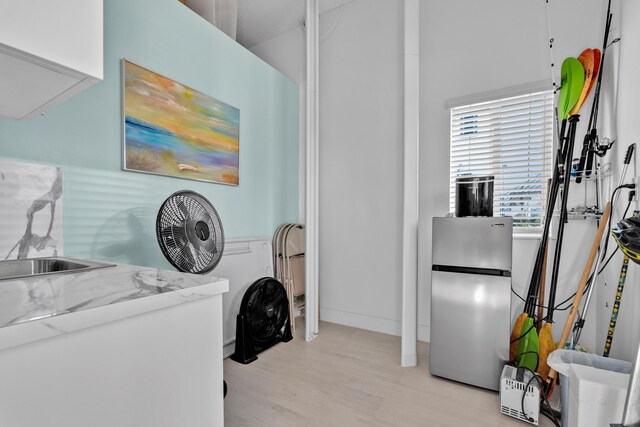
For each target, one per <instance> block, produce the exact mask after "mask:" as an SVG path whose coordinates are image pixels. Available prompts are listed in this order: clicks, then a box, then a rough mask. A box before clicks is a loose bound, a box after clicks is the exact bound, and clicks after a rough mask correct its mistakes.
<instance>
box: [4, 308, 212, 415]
mask: <svg viewBox="0 0 640 427" xmlns="http://www.w3.org/2000/svg"><path fill="white" fill-rule="evenodd" d="M0 378H1V381H0V426H12V427H33V426H53V427H63V426H64V427H87V426H92V427H114V426H118V427H146V426H153V427H175V426H189V427H205V426H206V427H211V426H222V425H223V423H224V411H223V396H222V390H223V386H222V380H223V378H222V296H221V295H216V296H212V297H209V298H203V299H200V300H197V301H193V302H189V303H184V304H180V305H176V306H173V307H169V308H165V309H160V310H157V311H152V312H149V313H145V314H142V315H137V316H133V317H130V318H126V319H123V320H118V321H115V322H111V323H106V324H103V325H100V326H96V327H91V328H87V329H82V330H80V331H77V332H72V333H68V334H63V335H61V336H59V337H55V338H50V339H46V340H42V341H38V342H34V343H31V344H26V345H22V346H18V347H14V348H11V349H8V350H4V351H0Z"/></svg>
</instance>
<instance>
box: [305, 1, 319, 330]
mask: <svg viewBox="0 0 640 427" xmlns="http://www.w3.org/2000/svg"><path fill="white" fill-rule="evenodd" d="M318 21H319V14H318V0H307V17H306V29H307V32H306V34H307V112H306V113H307V129H306V131H307V134H306V151H307V173H306V178H307V179H306V190H307V191H306V215H305V217H306V218H305V229H306V247H305V340H306V341H310V340H312V339H314V338H315V337H316V336H317V335H318V252H319V251H318V248H319V244H318V196H319V194H318V157H319V156H318V141H319V116H318V110H319V102H318V86H319V81H318V69H319V66H318V52H319V43H318V40H319V38H318Z"/></svg>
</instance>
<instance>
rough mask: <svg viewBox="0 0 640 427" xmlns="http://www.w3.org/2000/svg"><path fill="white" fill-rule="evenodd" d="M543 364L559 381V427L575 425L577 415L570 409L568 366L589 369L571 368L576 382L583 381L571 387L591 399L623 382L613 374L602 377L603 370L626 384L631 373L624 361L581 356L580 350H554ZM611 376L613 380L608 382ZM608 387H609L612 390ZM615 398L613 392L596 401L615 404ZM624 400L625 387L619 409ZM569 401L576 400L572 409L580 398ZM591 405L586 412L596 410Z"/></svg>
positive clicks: (576, 397) (585, 354) (630, 365)
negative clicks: (581, 391) (560, 409)
mask: <svg viewBox="0 0 640 427" xmlns="http://www.w3.org/2000/svg"><path fill="white" fill-rule="evenodd" d="M547 363H548V364H549V366H551V367H552V368H553V369H554V370H556V371H557V372H558V373H559V374H560V377H559V382H560V403H561V404H562V427H571V426H572V425H577V424H575V423H576V422H577V421H578V414H574V413H573V412H572V410H571V409H572V405H571V397H572V396H571V393H570V390H571V382H570V377H571V365H581V366H584V367H587V368H589V369H581V368H578V369H574V375H578V378H579V380H582V379H584V382H582V381H581V384H580V385H579V386H578V388H576V387H575V386H574V388H573V389H574V391H575V392H576V393H578V394H579V391H578V390H579V389H582V390H583V393H582V394H583V395H585V394H588V395H590V396H591V398H594V397H595V396H598V395H600V393H605V394H606V393H607V392H612V390H613V389H615V388H616V387H617V388H619V387H620V384H621V381H623V379H622V377H620V376H617V375H610V376H608V375H607V374H606V371H610V372H612V373H617V374H626V378H627V380H626V381H627V383H628V378H629V374H630V373H631V368H632V364H631V363H630V362H625V361H624V360H618V359H611V358H609V357H602V356H598V355H595V354H589V353H583V352H581V351H575V350H556V351H554V352H552V353H551V354H550V355H549V358H548V359H547ZM576 371H579V372H576ZM602 371H605V372H602ZM611 377H614V378H613V379H611ZM609 387H613V389H611V388H609ZM617 396H618V395H617V394H616V393H613V394H610V395H608V396H604V395H601V396H600V397H601V400H600V401H601V402H608V404H613V402H614V401H615V402H617V400H618V397H617ZM625 397H626V387H625V390H624V394H623V397H622V406H623V407H624V400H625ZM573 398H574V399H576V402H574V405H573V407H574V408H577V405H578V404H579V401H578V399H580V398H579V397H578V396H577V395H574V396H573ZM606 398H610V399H611V400H610V401H607V400H606ZM580 400H582V399H580ZM593 403H594V405H591V406H590V408H589V409H592V410H596V409H598V407H599V406H598V405H596V404H595V403H596V401H594V402H593ZM596 415H597V414H595V413H591V416H592V417H594V418H593V420H594V422H597V418H595V416H596ZM583 421H584V420H583ZM583 425H584V424H583ZM583 425H581V426H580V427H583ZM593 425H597V424H593ZM607 425H608V424H607ZM584 426H586V425H584Z"/></svg>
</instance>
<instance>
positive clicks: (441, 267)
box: [431, 264, 511, 277]
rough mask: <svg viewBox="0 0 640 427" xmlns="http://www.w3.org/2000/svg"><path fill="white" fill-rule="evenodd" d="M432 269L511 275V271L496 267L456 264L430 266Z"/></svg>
mask: <svg viewBox="0 0 640 427" xmlns="http://www.w3.org/2000/svg"><path fill="white" fill-rule="evenodd" d="M431 270H432V271H442V272H445V273H462V274H480V275H483V276H501V277H511V271H509V270H500V269H497V268H477V267H460V266H457V265H455V266H454V265H438V264H435V265H433V266H432V267H431Z"/></svg>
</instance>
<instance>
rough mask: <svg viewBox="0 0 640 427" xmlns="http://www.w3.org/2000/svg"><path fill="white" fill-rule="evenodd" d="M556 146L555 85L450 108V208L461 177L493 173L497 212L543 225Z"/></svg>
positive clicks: (516, 222) (529, 224)
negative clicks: (550, 89)
mask: <svg viewBox="0 0 640 427" xmlns="http://www.w3.org/2000/svg"><path fill="white" fill-rule="evenodd" d="M552 151H553V92H552V91H544V92H537V93H532V94H527V95H521V96H514V97H509V98H503V99H499V100H495V101H489V102H481V103H477V104H471V105H464V106H461V107H454V108H451V157H450V160H451V163H450V165H451V169H450V190H449V195H450V198H449V200H450V205H449V210H450V212H454V210H455V195H456V188H455V180H456V178H458V177H464V176H470V175H493V176H494V177H495V184H494V194H493V214H494V216H511V217H513V223H514V226H516V227H539V226H541V225H542V224H541V221H542V217H543V215H544V211H545V201H546V196H547V180H548V178H550V176H551V163H552V161H553V159H552V157H553V153H552Z"/></svg>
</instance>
